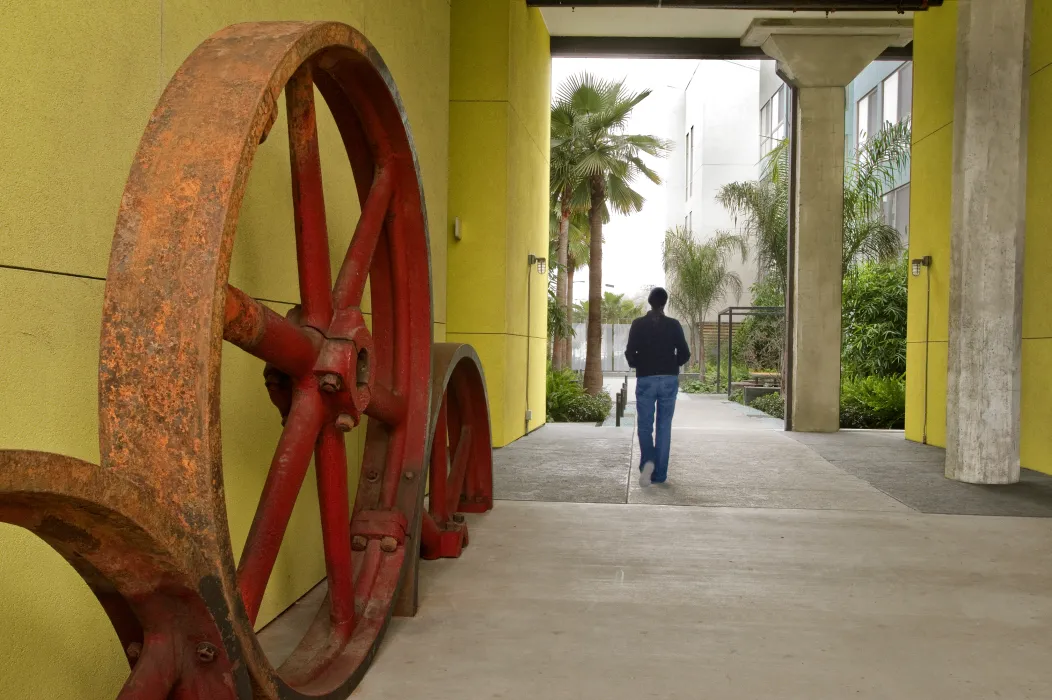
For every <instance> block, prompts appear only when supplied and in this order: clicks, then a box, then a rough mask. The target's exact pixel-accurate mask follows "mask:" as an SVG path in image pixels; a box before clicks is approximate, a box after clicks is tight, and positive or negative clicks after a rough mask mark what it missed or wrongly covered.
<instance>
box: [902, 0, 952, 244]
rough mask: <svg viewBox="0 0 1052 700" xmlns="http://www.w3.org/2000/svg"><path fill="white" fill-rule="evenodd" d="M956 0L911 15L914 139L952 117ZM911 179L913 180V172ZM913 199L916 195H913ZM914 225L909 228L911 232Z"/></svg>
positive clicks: (940, 125)
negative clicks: (912, 16)
mask: <svg viewBox="0 0 1052 700" xmlns="http://www.w3.org/2000/svg"><path fill="white" fill-rule="evenodd" d="M956 51H957V0H947V1H946V2H945V3H944V4H943V6H942V7H933V8H932V9H930V10H928V11H927V12H917V13H916V14H915V15H914V18H913V141H914V143H916V142H918V141H921V140H923V139H925V138H927V137H928V136H930V135H931V134H932V133H933V132H935V131H937V130H938V129H942V128H943V127H945V126H946V125H947V124H950V123H951V122H952V121H953V90H954V66H955V64H956ZM912 179H913V180H914V181H915V180H916V179H917V177H916V176H913V177H912ZM914 201H917V198H916V197H914ZM912 232H913V229H912V228H911V229H910V233H911V234H912Z"/></svg>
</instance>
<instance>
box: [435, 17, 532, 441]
mask: <svg viewBox="0 0 1052 700" xmlns="http://www.w3.org/2000/svg"><path fill="white" fill-rule="evenodd" d="M452 7H453V15H452V16H453V20H452V27H453V37H452V47H453V48H452V54H451V82H450V108H449V109H450V130H449V148H450V157H449V172H450V180H449V185H450V189H449V226H448V227H447V230H449V229H451V226H452V219H453V217H460V220H461V225H462V231H463V238H462V240H460V241H455V242H454V241H452V240H450V243H449V309H450V313H449V325H448V338H449V339H450V340H457V341H460V342H467V343H471V344H472V345H473V346H474V347H475V348H476V350H478V353H479V357H480V358H481V359H482V363H483V366H484V369H485V372H486V380H487V383H488V388H489V398H490V407H491V412H490V418H491V421H492V428H493V442H494V445H496V446H502V445H506V444H508V443H509V442H512V441H513V440H516V439H517V438H519V437H521V436H522V435H523V434H524V433H525V431H526V422H525V416H526V410H527V385H528V386H529V394H528V405H529V408H530V410H532V412H533V418H532V420H530V422H529V428H530V430H533V429H535V428H538V427H540V426H541V425H543V423H544V420H545V414H544V405H545V400H544V397H545V378H544V372H545V359H546V343H547V340H546V335H547V320H546V319H547V316H546V314H547V281H548V278H547V276H546V275H540V274H538V273H537V271H536V269H535V268H534V267H530V266H529V265H528V264H527V256H528V255H529V254H531V253H533V254H535V255H539V256H542V257H547V251H548V148H549V117H550V109H549V102H550V100H549V93H550V82H551V54H550V51H549V48H548V31H547V29H546V27H545V25H544V20H543V19H542V18H541V14H540V11H539V10H536V9H527V8H526V4H525V1H524V0H453V5H452ZM527 317H529V320H527ZM527 366H528V367H529V370H528V371H527Z"/></svg>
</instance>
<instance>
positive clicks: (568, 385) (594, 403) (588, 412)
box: [548, 368, 613, 423]
mask: <svg viewBox="0 0 1052 700" xmlns="http://www.w3.org/2000/svg"><path fill="white" fill-rule="evenodd" d="M612 406H613V400H612V399H611V398H610V394H608V393H606V392H605V391H601V392H599V394H598V395H596V396H589V395H588V394H586V393H585V391H584V387H582V386H581V383H580V382H579V381H578V380H577V375H576V374H575V373H574V372H573V371H572V370H568V369H564V370H559V371H553V370H552V369H551V368H549V369H548V420H550V421H552V422H555V423H601V422H603V421H605V420H606V419H607V417H608V416H609V415H610V408H611V407H612Z"/></svg>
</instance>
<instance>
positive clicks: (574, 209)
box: [549, 102, 589, 369]
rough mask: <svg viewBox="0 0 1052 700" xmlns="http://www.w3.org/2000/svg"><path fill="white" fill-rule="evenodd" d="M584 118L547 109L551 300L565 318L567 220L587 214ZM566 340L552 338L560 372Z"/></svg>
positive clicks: (559, 106) (563, 107) (564, 107)
mask: <svg viewBox="0 0 1052 700" xmlns="http://www.w3.org/2000/svg"><path fill="white" fill-rule="evenodd" d="M584 119H585V115H584V114H582V113H579V112H578V111H576V110H574V109H573V108H572V107H571V105H570V104H568V103H563V102H556V103H555V104H553V105H552V109H551V165H550V176H549V194H550V198H551V209H552V217H553V223H554V226H553V227H550V230H549V234H550V237H551V239H552V241H553V242H554V243H555V250H554V251H553V252H554V255H549V259H550V260H554V261H555V264H554V265H553V267H554V268H555V272H556V289H555V298H556V301H557V303H558V304H559V306H560V307H561V311H562V313H563V314H564V315H566V316H567V318H568V317H569V312H570V309H569V306H570V303H569V299H570V295H571V288H570V287H568V286H567V284H568V279H569V278H568V272H569V271H568V269H567V256H568V255H569V244H570V225H571V218H573V217H574V215H575V214H577V213H580V212H585V211H587V210H588V205H589V196H588V188H587V187H586V186H585V183H584V180H583V178H582V177H581V175H580V173H579V172H578V169H577V164H578V161H579V160H580V158H579V154H578V152H577V138H576V137H577V135H578V134H579V133H580V132H581V130H582V127H583V121H584ZM568 346H569V337H568V336H567V337H562V338H556V339H555V344H554V350H553V358H552V366H553V367H554V368H555V369H562V368H564V367H566V366H567V364H568V363H569V361H570V353H569V351H568Z"/></svg>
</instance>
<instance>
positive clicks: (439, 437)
mask: <svg viewBox="0 0 1052 700" xmlns="http://www.w3.org/2000/svg"><path fill="white" fill-rule="evenodd" d="M447 416H448V411H447V409H446V402H445V399H443V401H442V407H441V408H440V409H439V411H438V422H437V423H436V424H435V437H434V439H433V441H432V443H431V473H430V480H429V481H428V484H429V489H430V493H429V496H428V510H429V511H430V512H431V515H432V516H434V518H435V520H436V521H438V522H439V523H444V522H446V520H448V519H449V511H447V510H446V486H447V485H448V483H447V482H448V479H449V452H448V451H447V449H446V420H447Z"/></svg>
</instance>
